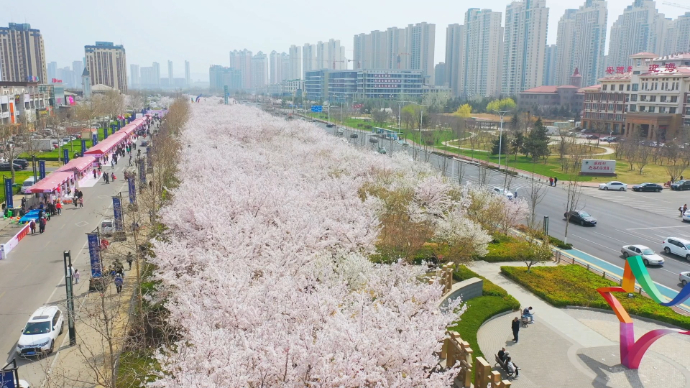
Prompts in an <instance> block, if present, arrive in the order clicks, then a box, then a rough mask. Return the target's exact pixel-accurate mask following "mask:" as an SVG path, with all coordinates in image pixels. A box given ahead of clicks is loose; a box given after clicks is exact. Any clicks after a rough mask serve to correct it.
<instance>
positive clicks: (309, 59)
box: [302, 43, 317, 79]
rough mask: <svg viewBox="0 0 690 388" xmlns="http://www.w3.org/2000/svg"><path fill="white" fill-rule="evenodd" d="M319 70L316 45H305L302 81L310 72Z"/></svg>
mask: <svg viewBox="0 0 690 388" xmlns="http://www.w3.org/2000/svg"><path fill="white" fill-rule="evenodd" d="M312 70H317V67H316V45H313V44H309V43H305V44H304V46H302V79H304V76H305V74H306V73H307V72H308V71H312Z"/></svg>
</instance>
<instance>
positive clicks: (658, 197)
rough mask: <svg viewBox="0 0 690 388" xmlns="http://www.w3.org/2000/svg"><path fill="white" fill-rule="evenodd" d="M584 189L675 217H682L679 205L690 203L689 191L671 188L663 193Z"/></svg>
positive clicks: (607, 198)
mask: <svg viewBox="0 0 690 388" xmlns="http://www.w3.org/2000/svg"><path fill="white" fill-rule="evenodd" d="M582 190H583V194H585V195H588V196H592V197H595V198H601V199H605V200H607V201H612V202H615V203H618V204H621V205H625V206H629V207H631V208H634V209H638V210H644V211H648V212H650V213H654V214H658V215H663V216H666V217H670V218H675V219H680V212H679V211H678V207H682V206H683V204H686V203H690V195H689V194H688V193H686V192H677V191H671V190H664V191H663V192H661V193H636V192H634V191H632V190H628V191H625V192H618V191H605V190H598V189H595V188H583V189H582Z"/></svg>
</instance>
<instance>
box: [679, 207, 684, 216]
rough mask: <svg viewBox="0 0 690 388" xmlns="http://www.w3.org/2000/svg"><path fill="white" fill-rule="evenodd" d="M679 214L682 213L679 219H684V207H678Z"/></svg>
mask: <svg viewBox="0 0 690 388" xmlns="http://www.w3.org/2000/svg"><path fill="white" fill-rule="evenodd" d="M678 212H679V213H680V215H679V216H678V217H683V207H682V206H678Z"/></svg>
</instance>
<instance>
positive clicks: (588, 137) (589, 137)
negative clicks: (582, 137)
mask: <svg viewBox="0 0 690 388" xmlns="http://www.w3.org/2000/svg"><path fill="white" fill-rule="evenodd" d="M598 138H599V136H597V135H587V137H586V139H590V140H595V139H598Z"/></svg>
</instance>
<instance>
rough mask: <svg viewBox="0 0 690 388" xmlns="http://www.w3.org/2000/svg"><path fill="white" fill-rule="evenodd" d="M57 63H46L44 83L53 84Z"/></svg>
mask: <svg viewBox="0 0 690 388" xmlns="http://www.w3.org/2000/svg"><path fill="white" fill-rule="evenodd" d="M57 77H58V76H57V62H49V63H48V78H47V79H46V83H48V82H53V79H54V78H57Z"/></svg>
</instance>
